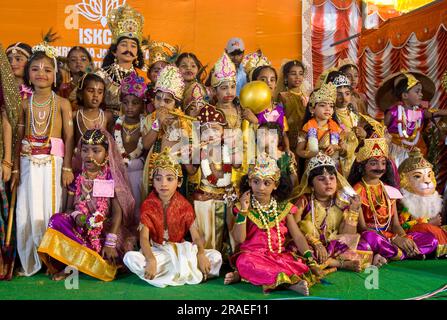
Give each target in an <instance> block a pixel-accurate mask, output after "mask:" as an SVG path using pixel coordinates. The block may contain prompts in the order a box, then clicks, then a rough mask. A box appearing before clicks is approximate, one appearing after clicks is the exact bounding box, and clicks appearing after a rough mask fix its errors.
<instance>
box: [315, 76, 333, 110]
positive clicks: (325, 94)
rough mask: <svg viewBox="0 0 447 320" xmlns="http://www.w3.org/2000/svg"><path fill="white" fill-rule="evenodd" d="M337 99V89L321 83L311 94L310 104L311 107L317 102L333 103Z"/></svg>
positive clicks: (331, 84)
mask: <svg viewBox="0 0 447 320" xmlns="http://www.w3.org/2000/svg"><path fill="white" fill-rule="evenodd" d="M336 99H337V87H336V86H335V85H334V84H333V83H332V82H329V83H323V84H322V85H321V87H320V88H319V89H318V90H317V91H314V92H313V93H312V95H311V96H310V103H311V105H312V106H315V104H317V103H319V102H329V103H335V100H336Z"/></svg>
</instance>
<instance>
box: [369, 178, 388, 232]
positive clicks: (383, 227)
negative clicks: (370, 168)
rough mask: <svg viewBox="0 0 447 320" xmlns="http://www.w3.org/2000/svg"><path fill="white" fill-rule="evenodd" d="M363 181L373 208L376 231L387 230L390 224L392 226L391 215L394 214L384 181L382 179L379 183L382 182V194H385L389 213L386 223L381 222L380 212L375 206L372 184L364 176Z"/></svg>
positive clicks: (370, 205)
mask: <svg viewBox="0 0 447 320" xmlns="http://www.w3.org/2000/svg"><path fill="white" fill-rule="evenodd" d="M362 183H363V185H364V186H365V190H366V196H367V198H368V204H369V207H370V209H371V211H372V213H373V218H374V226H375V229H376V231H377V232H382V231H387V230H388V228H389V226H390V224H391V217H392V214H391V201H390V199H389V198H388V195H387V194H386V192H384V190H385V186H384V185H383V182H382V181H380V182H379V183H380V186H381V190H382V192H381V193H382V195H384V196H385V201H386V206H387V213H388V217H387V219H388V220H387V221H386V222H385V223H384V224H381V223H380V222H379V218H378V215H379V214H378V213H377V211H376V207H375V205H374V202H373V199H372V195H371V191H370V190H369V188H370V185H369V184H367V183H366V182H365V180H364V179H363V178H362ZM380 206H381V207H382V206H383V205H380Z"/></svg>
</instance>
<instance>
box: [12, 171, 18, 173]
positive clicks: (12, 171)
mask: <svg viewBox="0 0 447 320" xmlns="http://www.w3.org/2000/svg"><path fill="white" fill-rule="evenodd" d="M11 173H19V170H12V171H11Z"/></svg>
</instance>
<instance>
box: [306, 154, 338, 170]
mask: <svg viewBox="0 0 447 320" xmlns="http://www.w3.org/2000/svg"><path fill="white" fill-rule="evenodd" d="M323 166H331V167H334V168H335V162H334V159H332V158H331V157H329V156H328V155H326V154H324V153H321V152H319V153H318V154H317V155H316V156H315V157H313V158H311V159H310V160H309V163H308V164H307V167H306V171H307V172H311V171H312V170H314V169H315V168H318V167H323Z"/></svg>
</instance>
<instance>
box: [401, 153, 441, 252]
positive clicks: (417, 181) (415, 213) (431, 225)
mask: <svg viewBox="0 0 447 320" xmlns="http://www.w3.org/2000/svg"><path fill="white" fill-rule="evenodd" d="M399 174H400V188H401V189H400V190H401V192H402V195H403V198H402V199H401V200H400V203H399V212H400V214H399V221H400V223H401V225H402V228H403V229H404V230H405V231H407V232H408V231H410V232H414V231H418V232H428V233H430V234H432V235H434V236H435V237H436V239H437V240H438V247H437V249H436V257H441V256H446V255H447V228H446V227H445V226H442V225H441V222H442V218H441V212H442V202H443V200H442V197H441V196H440V195H439V193H438V191H436V178H435V173H434V172H433V165H432V164H431V163H430V162H428V161H427V160H426V159H424V157H423V156H422V154H421V152H420V151H419V149H417V148H415V150H413V151H411V152H410V154H409V157H408V158H407V159H405V160H404V161H403V162H402V163H401V165H400V166H399Z"/></svg>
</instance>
